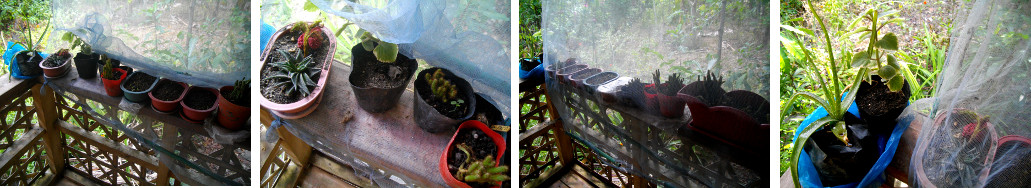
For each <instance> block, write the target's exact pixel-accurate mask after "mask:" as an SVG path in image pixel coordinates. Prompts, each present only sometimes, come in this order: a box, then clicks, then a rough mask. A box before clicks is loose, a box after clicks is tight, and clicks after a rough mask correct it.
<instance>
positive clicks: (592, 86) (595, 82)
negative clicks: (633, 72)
mask: <svg viewBox="0 0 1031 188" xmlns="http://www.w3.org/2000/svg"><path fill="white" fill-rule="evenodd" d="M618 77H619V74H616V73H615V72H602V73H598V74H595V75H594V76H591V77H587V79H586V80H584V86H585V87H584V90H585V91H587V93H594V91H595V90H597V89H598V86H601V85H602V84H605V83H609V82H610V81H612V80H616V78H618Z"/></svg>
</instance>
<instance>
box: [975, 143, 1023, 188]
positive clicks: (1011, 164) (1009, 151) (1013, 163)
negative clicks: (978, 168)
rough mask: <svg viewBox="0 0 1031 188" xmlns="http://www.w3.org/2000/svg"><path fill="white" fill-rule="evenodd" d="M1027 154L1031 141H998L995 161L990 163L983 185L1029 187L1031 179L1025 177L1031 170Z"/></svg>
mask: <svg viewBox="0 0 1031 188" xmlns="http://www.w3.org/2000/svg"><path fill="white" fill-rule="evenodd" d="M1006 137H1009V136H1006ZM1004 139H1005V137H1004ZM1004 139H1001V140H1004ZM1027 156H1031V143H1028V142H1024V141H1008V142H1002V143H999V148H998V150H996V153H995V157H996V158H995V161H994V162H993V163H992V171H991V172H990V173H991V176H989V177H988V179H987V180H986V181H985V187H1031V181H1029V180H1028V179H1027V178H1028V177H1031V171H1029V170H1028V169H1031V158H1028V157H1027Z"/></svg>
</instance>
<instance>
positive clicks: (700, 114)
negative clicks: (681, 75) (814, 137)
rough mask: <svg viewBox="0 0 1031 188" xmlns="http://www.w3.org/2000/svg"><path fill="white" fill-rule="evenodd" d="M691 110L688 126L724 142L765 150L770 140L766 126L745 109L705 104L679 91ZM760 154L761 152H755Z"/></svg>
mask: <svg viewBox="0 0 1031 188" xmlns="http://www.w3.org/2000/svg"><path fill="white" fill-rule="evenodd" d="M680 95H681V97H682V98H684V99H685V101H686V104H687V107H688V109H690V110H691V118H692V119H691V123H690V126H689V128H691V129H692V130H694V131H696V132H700V133H703V134H705V135H707V136H709V137H713V138H716V139H717V140H720V141H722V142H724V143H727V144H730V145H735V146H739V147H741V148H742V149H747V150H750V151H764V150H762V149H763V148H766V147H768V146H769V145H767V144H766V143H769V138H770V136H769V134H768V133H769V131H768V130H769V125H768V124H766V125H765V126H764V124H759V122H757V121H755V119H754V118H752V117H751V116H749V115H748V114H747V113H745V112H744V111H741V110H738V109H735V108H731V107H727V106H713V107H709V106H706V105H705V103H703V102H702V101H701V100H698V99H697V98H695V97H692V96H689V95H686V94H680ZM756 153H763V152H756Z"/></svg>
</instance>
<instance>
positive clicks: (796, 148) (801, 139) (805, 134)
mask: <svg viewBox="0 0 1031 188" xmlns="http://www.w3.org/2000/svg"><path fill="white" fill-rule="evenodd" d="M835 121H838V120H835V119H834V118H831V117H830V116H827V117H823V118H820V119H817V120H816V121H814V122H813V123H812V124H809V126H806V127H805V128H804V129H802V131H801V132H799V133H798V138H796V139H795V142H793V143H792V146H793V147H792V148H791V150H793V151H792V153H791V161H790V162H791V179H792V180H793V181H794V183H795V187H801V186H802V185H801V184H799V182H798V156H800V155H801V154H802V149H803V148H804V145H805V142H806V141H808V140H809V136H812V135H813V133H815V132H816V131H817V130H820V128H823V126H824V125H827V124H830V123H833V122H835Z"/></svg>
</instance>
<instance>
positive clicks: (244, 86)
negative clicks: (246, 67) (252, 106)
mask: <svg viewBox="0 0 1031 188" xmlns="http://www.w3.org/2000/svg"><path fill="white" fill-rule="evenodd" d="M250 90H251V80H246V79H240V80H236V82H234V83H233V91H230V92H229V95H228V96H226V99H228V100H230V101H240V99H243V98H245V97H247V91H250ZM244 102H246V101H244Z"/></svg>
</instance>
